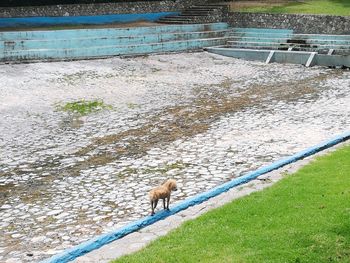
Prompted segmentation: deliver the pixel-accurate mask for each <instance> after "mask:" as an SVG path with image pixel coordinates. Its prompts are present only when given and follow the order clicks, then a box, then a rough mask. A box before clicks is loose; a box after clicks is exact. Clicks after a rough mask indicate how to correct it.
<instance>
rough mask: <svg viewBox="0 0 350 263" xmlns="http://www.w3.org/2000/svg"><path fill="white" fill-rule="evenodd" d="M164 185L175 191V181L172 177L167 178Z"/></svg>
mask: <svg viewBox="0 0 350 263" xmlns="http://www.w3.org/2000/svg"><path fill="white" fill-rule="evenodd" d="M164 185H165V186H166V187H167V188H168V189H169V190H171V191H177V186H176V181H175V180H174V179H169V180H167V181H166V182H165V183H164Z"/></svg>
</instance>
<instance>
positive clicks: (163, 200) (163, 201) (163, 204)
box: [163, 198, 166, 210]
mask: <svg viewBox="0 0 350 263" xmlns="http://www.w3.org/2000/svg"><path fill="white" fill-rule="evenodd" d="M163 207H164V210H165V209H166V207H165V198H164V199H163Z"/></svg>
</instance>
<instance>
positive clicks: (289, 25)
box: [227, 12, 350, 34]
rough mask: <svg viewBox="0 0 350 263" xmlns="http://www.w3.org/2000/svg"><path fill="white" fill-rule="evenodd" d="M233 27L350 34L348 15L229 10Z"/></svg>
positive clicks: (349, 17)
mask: <svg viewBox="0 0 350 263" xmlns="http://www.w3.org/2000/svg"><path fill="white" fill-rule="evenodd" d="M227 22H228V23H229V24H230V25H231V26H233V27H256V28H286V29H293V30H294V31H295V32H296V33H310V34H312V33H315V34H350V16H329V15H304V14H265V13H241V12H230V13H229V15H228V17H227Z"/></svg>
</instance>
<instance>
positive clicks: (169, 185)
mask: <svg viewBox="0 0 350 263" xmlns="http://www.w3.org/2000/svg"><path fill="white" fill-rule="evenodd" d="M171 191H177V186H176V181H175V180H173V179H169V180H167V181H166V182H165V183H164V184H162V185H161V186H158V187H156V188H154V189H152V190H151V191H150V192H149V198H150V200H151V207H152V213H151V215H154V209H156V207H157V204H158V200H159V199H163V206H164V209H166V210H169V202H170V194H171ZM165 199H166V201H167V205H166V206H165Z"/></svg>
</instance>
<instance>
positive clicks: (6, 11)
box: [0, 0, 204, 18]
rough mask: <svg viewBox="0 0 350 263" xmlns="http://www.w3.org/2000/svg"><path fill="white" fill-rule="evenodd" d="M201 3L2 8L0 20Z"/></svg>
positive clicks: (182, 0) (128, 11) (132, 11)
mask: <svg viewBox="0 0 350 263" xmlns="http://www.w3.org/2000/svg"><path fill="white" fill-rule="evenodd" d="M203 2H204V1H201V0H186V1H185V0H164V1H130V2H117V3H97V4H74V5H53V6H52V5H51V6H30V7H29V6H26V7H2V8H0V18H12V17H42V16H50V17H52V16H91V15H106V14H139V13H140V14H141V13H158V12H171V11H179V10H181V9H183V8H185V7H188V6H191V5H194V4H198V3H203Z"/></svg>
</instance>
